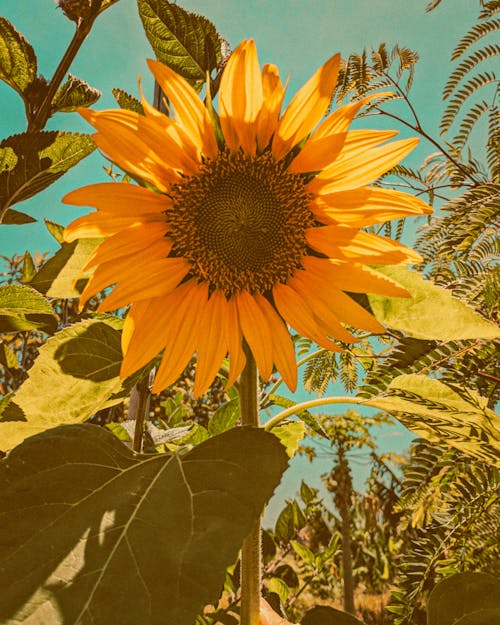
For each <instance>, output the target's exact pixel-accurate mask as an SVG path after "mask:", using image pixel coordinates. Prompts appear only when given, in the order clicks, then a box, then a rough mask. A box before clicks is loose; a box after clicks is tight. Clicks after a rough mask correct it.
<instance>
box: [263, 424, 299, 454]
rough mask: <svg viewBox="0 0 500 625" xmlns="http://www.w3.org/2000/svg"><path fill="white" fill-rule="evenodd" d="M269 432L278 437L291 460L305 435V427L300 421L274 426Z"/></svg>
mask: <svg viewBox="0 0 500 625" xmlns="http://www.w3.org/2000/svg"><path fill="white" fill-rule="evenodd" d="M271 432H272V433H273V434H274V435H275V436H277V437H278V439H279V440H280V442H281V444H282V445H283V446H284V447H285V449H286V453H287V454H288V456H289V457H290V458H292V457H293V456H294V455H295V452H296V451H297V449H298V448H299V443H300V441H301V440H302V439H303V438H304V436H305V434H306V425H305V423H303V422H302V421H286V422H284V423H280V424H279V425H275V426H274V427H273V428H272V429H271Z"/></svg>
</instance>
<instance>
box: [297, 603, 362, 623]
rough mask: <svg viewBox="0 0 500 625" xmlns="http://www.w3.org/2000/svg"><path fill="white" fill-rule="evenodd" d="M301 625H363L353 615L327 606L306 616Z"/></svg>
mask: <svg viewBox="0 0 500 625" xmlns="http://www.w3.org/2000/svg"><path fill="white" fill-rule="evenodd" d="M300 624H301V625H363V623H362V622H361V621H358V619H357V618H355V617H354V616H353V615H352V614H348V613H347V612H342V611H341V610H336V609H335V608H330V606H326V605H317V606H315V607H314V608H312V610H309V611H308V612H306V613H305V614H304V617H303V618H302V620H301V621H300Z"/></svg>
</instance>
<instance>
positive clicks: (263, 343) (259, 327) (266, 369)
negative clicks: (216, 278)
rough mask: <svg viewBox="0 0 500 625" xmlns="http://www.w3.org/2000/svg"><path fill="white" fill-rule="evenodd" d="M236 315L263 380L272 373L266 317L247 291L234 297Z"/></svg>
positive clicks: (269, 333) (270, 339) (270, 343)
mask: <svg viewBox="0 0 500 625" xmlns="http://www.w3.org/2000/svg"><path fill="white" fill-rule="evenodd" d="M236 303H237V305H238V314H239V318H240V324H241V329H242V330H243V335H244V336H245V339H246V341H247V343H248V345H249V347H250V349H251V350H252V354H253V355H254V357H255V362H256V363H257V367H258V369H259V371H260V374H261V376H262V378H263V379H264V380H268V379H269V377H270V376H271V373H272V372H273V358H272V350H271V349H269V348H270V346H271V345H272V336H271V331H270V329H269V325H268V324H267V321H266V317H265V315H264V313H263V312H262V310H261V308H260V307H259V305H258V304H257V302H256V301H255V298H254V297H253V296H252V295H250V293H248V292H247V291H242V292H241V293H239V294H238V295H237V296H236Z"/></svg>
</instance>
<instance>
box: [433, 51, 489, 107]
mask: <svg viewBox="0 0 500 625" xmlns="http://www.w3.org/2000/svg"><path fill="white" fill-rule="evenodd" d="M498 55H500V45H498V44H490V45H487V46H485V47H484V48H481V49H480V50H476V52H474V53H473V54H471V55H470V56H469V57H467V58H466V59H465V60H464V61H462V62H461V63H460V65H459V66H458V67H457V68H456V69H455V70H454V71H453V73H452V74H451V76H450V77H449V79H448V81H447V83H446V85H445V87H444V89H443V99H444V100H446V99H447V98H448V97H449V96H450V95H451V94H452V93H453V91H454V90H455V87H456V86H457V85H458V83H459V82H460V81H461V80H462V78H463V77H464V76H466V75H467V74H468V73H469V72H470V71H471V70H473V69H474V68H475V67H476V66H477V65H478V64H479V63H482V62H483V61H486V60H487V59H490V58H492V57H494V56H498Z"/></svg>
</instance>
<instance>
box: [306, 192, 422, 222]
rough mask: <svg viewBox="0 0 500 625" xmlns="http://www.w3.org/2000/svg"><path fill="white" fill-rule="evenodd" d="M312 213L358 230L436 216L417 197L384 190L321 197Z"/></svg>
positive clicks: (317, 199)
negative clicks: (413, 218)
mask: <svg viewBox="0 0 500 625" xmlns="http://www.w3.org/2000/svg"><path fill="white" fill-rule="evenodd" d="M311 209H312V211H313V212H314V214H315V215H316V216H317V217H319V218H326V219H327V220H328V221H330V220H333V221H336V222H338V223H341V224H346V225H348V226H351V227H355V228H362V227H364V226H370V225H373V224H377V223H382V222H384V221H389V220H391V219H400V218H402V217H408V216H411V215H424V214H428V213H431V212H432V208H431V207H430V206H429V205H428V204H426V203H425V202H424V201H423V200H421V199H420V198H418V197H415V196H414V195H409V194H408V193H403V192H402V191H395V190H394V189H383V188H381V187H364V188H361V189H354V190H353V191H341V192H340V193H330V194H326V195H321V196H318V197H316V198H315V199H314V200H313V203H312V206H311Z"/></svg>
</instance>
